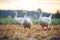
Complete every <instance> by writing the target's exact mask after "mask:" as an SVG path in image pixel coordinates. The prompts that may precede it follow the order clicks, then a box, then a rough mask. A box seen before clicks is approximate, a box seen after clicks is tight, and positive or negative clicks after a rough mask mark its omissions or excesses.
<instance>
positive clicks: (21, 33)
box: [0, 25, 60, 40]
mask: <svg viewBox="0 0 60 40" xmlns="http://www.w3.org/2000/svg"><path fill="white" fill-rule="evenodd" d="M49 28H51V29H50V30H48V33H47V30H42V27H41V26H40V25H33V26H31V28H30V29H29V28H24V27H20V25H0V40H2V39H8V40H52V39H51V38H53V37H60V25H50V26H49Z"/></svg>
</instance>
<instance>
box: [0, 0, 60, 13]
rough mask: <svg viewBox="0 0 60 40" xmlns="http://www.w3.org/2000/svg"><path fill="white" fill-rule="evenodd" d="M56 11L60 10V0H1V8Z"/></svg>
mask: <svg viewBox="0 0 60 40" xmlns="http://www.w3.org/2000/svg"><path fill="white" fill-rule="evenodd" d="M38 8H41V9H42V11H43V12H49V13H55V12H56V10H57V9H58V10H60V0H0V10H28V11H36V10H37V9H38Z"/></svg>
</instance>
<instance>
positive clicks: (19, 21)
mask: <svg viewBox="0 0 60 40" xmlns="http://www.w3.org/2000/svg"><path fill="white" fill-rule="evenodd" d="M14 13H15V14H16V15H15V18H14V20H15V22H16V23H18V24H20V25H23V22H24V18H23V17H18V13H17V11H14Z"/></svg>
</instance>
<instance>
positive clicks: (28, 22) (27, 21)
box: [23, 10, 33, 28]
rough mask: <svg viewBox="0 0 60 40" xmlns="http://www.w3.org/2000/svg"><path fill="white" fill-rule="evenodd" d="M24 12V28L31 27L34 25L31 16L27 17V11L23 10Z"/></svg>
mask: <svg viewBox="0 0 60 40" xmlns="http://www.w3.org/2000/svg"><path fill="white" fill-rule="evenodd" d="M23 14H24V22H23V26H24V28H30V27H31V26H32V25H33V23H32V20H31V19H30V18H29V17H27V12H26V11H25V10H23Z"/></svg>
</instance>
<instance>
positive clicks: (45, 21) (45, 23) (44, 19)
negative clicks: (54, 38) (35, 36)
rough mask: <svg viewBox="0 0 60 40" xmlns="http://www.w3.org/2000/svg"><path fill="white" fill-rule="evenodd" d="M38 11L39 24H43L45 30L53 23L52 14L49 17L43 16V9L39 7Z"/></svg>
mask: <svg viewBox="0 0 60 40" xmlns="http://www.w3.org/2000/svg"><path fill="white" fill-rule="evenodd" d="M37 11H38V12H39V13H40V17H39V24H40V25H41V26H42V30H44V28H45V27H46V28H47V30H48V27H49V25H50V24H51V18H52V14H51V15H50V16H49V17H46V16H44V17H43V16H42V14H43V13H42V10H41V9H40V8H39V9H38V10H37Z"/></svg>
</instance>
